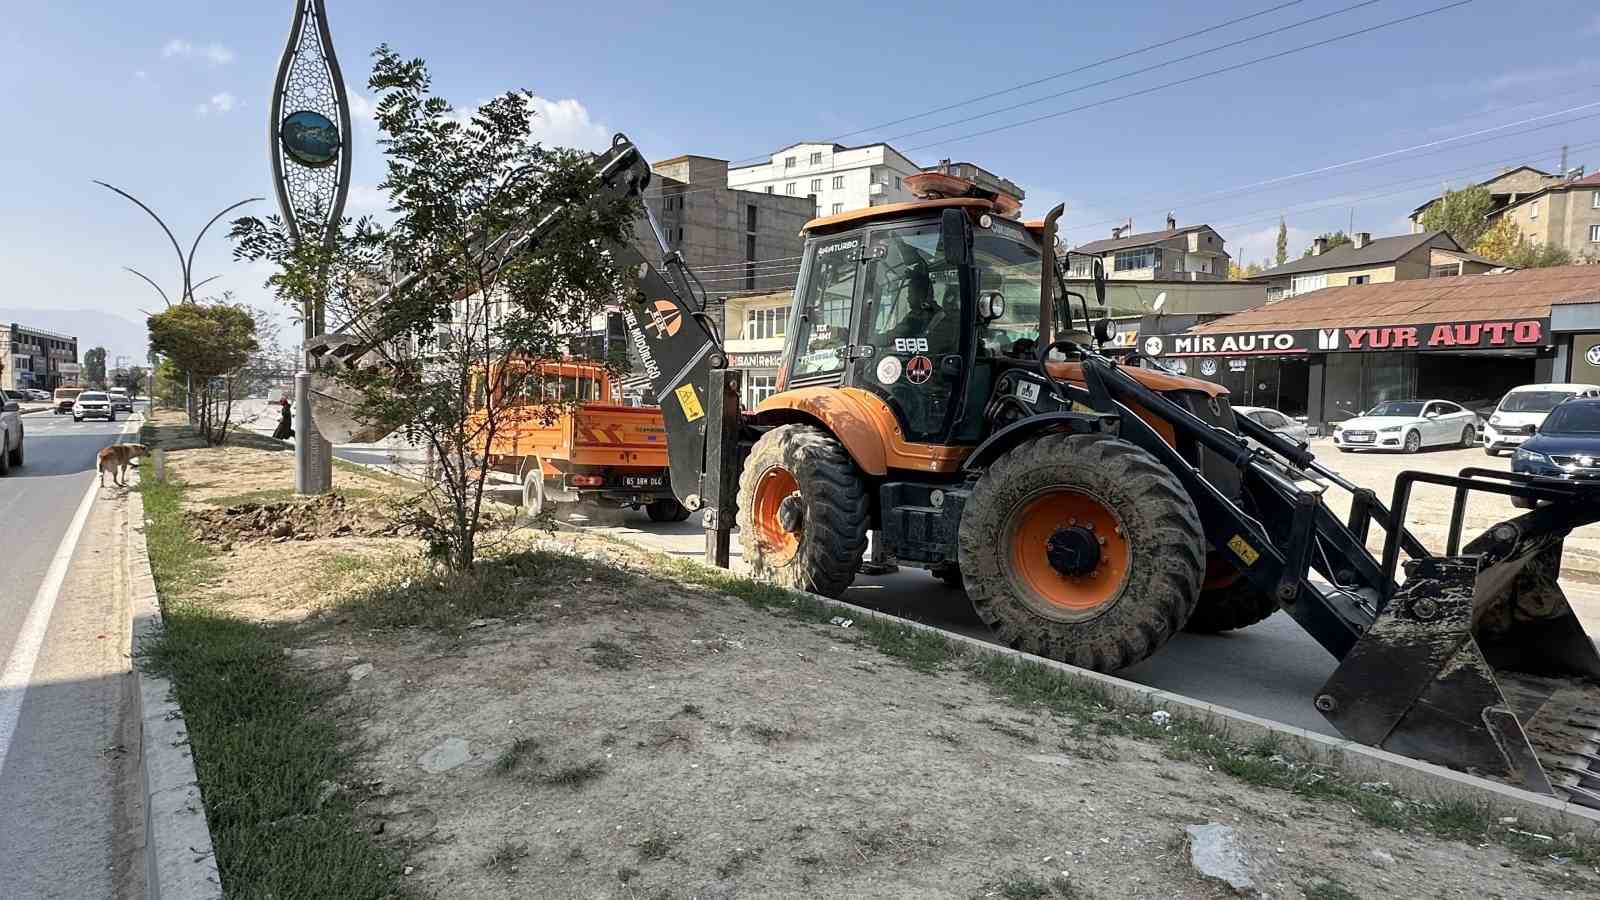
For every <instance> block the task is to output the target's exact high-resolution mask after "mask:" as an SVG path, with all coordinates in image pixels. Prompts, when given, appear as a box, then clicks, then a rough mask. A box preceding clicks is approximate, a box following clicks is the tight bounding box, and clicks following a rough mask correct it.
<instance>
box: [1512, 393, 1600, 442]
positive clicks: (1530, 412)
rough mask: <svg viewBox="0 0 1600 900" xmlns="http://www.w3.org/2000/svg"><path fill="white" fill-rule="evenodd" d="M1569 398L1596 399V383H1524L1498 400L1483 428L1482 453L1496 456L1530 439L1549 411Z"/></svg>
mask: <svg viewBox="0 0 1600 900" xmlns="http://www.w3.org/2000/svg"><path fill="white" fill-rule="evenodd" d="M1573 397H1600V384H1525V385H1522V386H1521V387H1514V388H1512V389H1511V390H1510V391H1508V392H1507V393H1506V395H1505V396H1504V397H1501V398H1500V405H1499V406H1497V407H1495V410H1494V413H1493V414H1492V415H1491V416H1489V424H1488V425H1485V426H1484V428H1483V452H1485V453H1487V454H1489V455H1490V456H1499V455H1500V452H1501V451H1502V450H1514V449H1516V448H1517V447H1519V446H1521V445H1522V443H1523V442H1524V441H1526V440H1527V439H1528V438H1531V437H1533V435H1534V433H1535V432H1537V431H1538V430H1539V426H1540V425H1543V424H1544V420H1545V419H1546V418H1548V417H1549V415H1550V410H1552V409H1555V408H1556V405H1557V404H1559V403H1561V402H1562V401H1563V400H1570V399H1572V398H1573Z"/></svg>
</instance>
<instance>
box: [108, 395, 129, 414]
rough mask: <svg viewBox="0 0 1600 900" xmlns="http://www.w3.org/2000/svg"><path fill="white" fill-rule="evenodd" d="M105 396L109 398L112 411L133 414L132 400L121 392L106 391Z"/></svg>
mask: <svg viewBox="0 0 1600 900" xmlns="http://www.w3.org/2000/svg"><path fill="white" fill-rule="evenodd" d="M106 396H107V397H110V398H111V408H112V409H115V410H121V411H122V412H130V413H131V412H133V398H131V397H129V396H128V395H127V394H125V393H123V392H122V391H106Z"/></svg>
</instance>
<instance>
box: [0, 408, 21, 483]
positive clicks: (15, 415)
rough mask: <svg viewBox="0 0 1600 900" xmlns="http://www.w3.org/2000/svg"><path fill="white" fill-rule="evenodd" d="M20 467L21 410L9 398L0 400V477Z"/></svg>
mask: <svg viewBox="0 0 1600 900" xmlns="http://www.w3.org/2000/svg"><path fill="white" fill-rule="evenodd" d="M20 465H22V408H21V407H20V406H18V405H17V401H15V400H13V399H11V398H10V397H3V398H0V476H4V475H10V474H11V467H12V466H20Z"/></svg>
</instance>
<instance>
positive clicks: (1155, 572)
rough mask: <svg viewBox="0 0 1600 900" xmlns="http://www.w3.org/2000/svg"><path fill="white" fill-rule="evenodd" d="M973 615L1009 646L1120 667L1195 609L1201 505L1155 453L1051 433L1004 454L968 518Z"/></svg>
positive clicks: (1087, 664) (1091, 665)
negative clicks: (1197, 509)
mask: <svg viewBox="0 0 1600 900" xmlns="http://www.w3.org/2000/svg"><path fill="white" fill-rule="evenodd" d="M960 551H961V559H960V564H961V571H962V573H963V574H964V575H965V577H966V589H967V594H968V596H970V597H971V598H972V605H973V609H974V610H976V612H977V614H978V617H979V618H981V619H983V621H984V622H985V623H987V624H988V625H989V627H990V628H992V629H994V631H995V633H996V635H997V636H998V637H999V638H1000V639H1001V640H1002V641H1003V642H1005V643H1006V644H1007V645H1009V646H1011V647H1014V648H1016V649H1019V650H1025V651H1028V652H1030V653H1038V654H1040V655H1042V656H1048V657H1050V658H1052V659H1059V660H1061V661H1063V662H1067V663H1071V664H1073V665H1076V666H1082V667H1084V668H1088V669H1094V670H1096V671H1099V672H1115V671H1117V670H1118V669H1122V668H1125V667H1127V666H1130V665H1132V664H1134V663H1136V662H1138V661H1140V660H1142V659H1144V658H1146V657H1148V656H1150V654H1152V653H1154V652H1155V651H1156V650H1157V649H1159V648H1160V647H1161V646H1162V645H1163V644H1165V643H1166V642H1167V641H1168V640H1169V639H1171V638H1172V636H1173V635H1175V634H1177V633H1178V632H1179V631H1180V630H1182V628H1183V626H1184V624H1185V623H1186V622H1188V620H1189V616H1190V614H1191V613H1192V612H1193V611H1194V607H1195V603H1196V601H1197V600H1198V598H1199V595H1200V583H1201V580H1202V578H1203V575H1204V572H1205V557H1206V551H1205V541H1204V533H1203V530H1202V526H1201V524H1200V516H1199V513H1198V512H1197V511H1196V510H1195V505H1194V501H1193V500H1192V499H1190V497H1189V495H1188V494H1187V493H1186V492H1185V491H1184V489H1183V485H1182V484H1181V483H1180V482H1179V481H1178V479H1177V477H1176V476H1174V475H1173V474H1172V472H1171V471H1169V470H1168V469H1167V468H1166V467H1165V466H1163V465H1162V464H1161V463H1160V462H1159V461H1158V460H1156V458H1155V457H1153V456H1151V455H1150V454H1149V453H1147V452H1145V451H1144V450H1142V449H1140V448H1138V447H1136V446H1134V445H1133V444H1130V443H1127V442H1125V441H1120V440H1117V439H1115V438H1110V437H1104V436H1100V435H1064V434H1051V435H1045V436H1043V437H1040V438H1037V439H1035V440H1032V441H1029V442H1028V443H1025V444H1023V445H1021V446H1019V447H1017V448H1015V449H1013V450H1011V451H1010V452H1008V453H1006V454H1005V455H1004V456H1002V457H1000V458H999V459H998V460H996V461H995V463H994V464H993V465H992V466H991V467H990V468H989V471H987V472H985V473H984V475H983V477H982V478H980V479H979V480H978V483H977V485H976V487H975V488H974V489H973V492H972V497H971V499H970V500H968V501H967V504H966V508H965V512H964V514H963V516H962V521H961V540H960Z"/></svg>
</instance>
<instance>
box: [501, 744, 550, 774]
mask: <svg viewBox="0 0 1600 900" xmlns="http://www.w3.org/2000/svg"><path fill="white" fill-rule="evenodd" d="M540 759H541V757H540V756H539V742H538V741H537V740H535V739H533V738H526V737H525V738H517V739H516V740H514V741H512V742H511V746H509V747H507V748H506V749H505V750H503V751H501V753H500V755H499V756H498V757H496V758H495V761H494V766H493V771H494V773H495V774H496V775H510V774H511V773H513V772H515V771H517V770H518V769H520V768H522V764H523V763H524V762H529V761H532V762H538V761H539V760H540Z"/></svg>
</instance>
